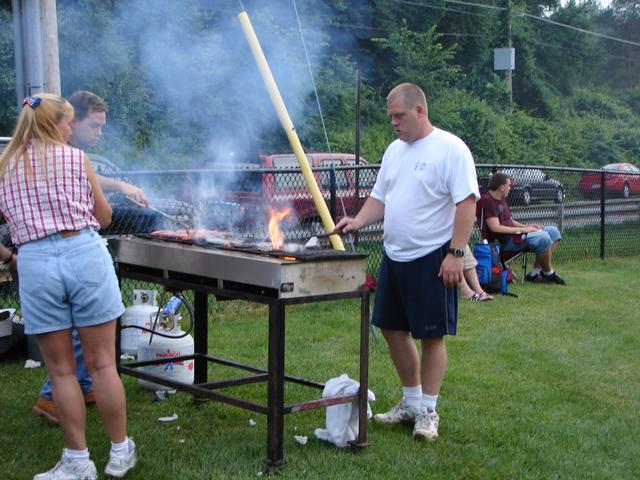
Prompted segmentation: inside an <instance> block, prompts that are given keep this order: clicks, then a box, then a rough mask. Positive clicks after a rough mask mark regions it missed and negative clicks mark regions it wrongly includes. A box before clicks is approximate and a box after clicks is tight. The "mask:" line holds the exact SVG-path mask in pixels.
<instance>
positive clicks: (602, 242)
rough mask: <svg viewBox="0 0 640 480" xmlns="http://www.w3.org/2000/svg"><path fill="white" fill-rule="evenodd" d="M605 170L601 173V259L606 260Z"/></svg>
mask: <svg viewBox="0 0 640 480" xmlns="http://www.w3.org/2000/svg"><path fill="white" fill-rule="evenodd" d="M604 179H605V173H604V170H602V171H601V172H600V258H601V259H602V260H604V215H605V212H604V198H605V191H604Z"/></svg>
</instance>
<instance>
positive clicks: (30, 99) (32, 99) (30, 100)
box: [22, 97, 40, 110]
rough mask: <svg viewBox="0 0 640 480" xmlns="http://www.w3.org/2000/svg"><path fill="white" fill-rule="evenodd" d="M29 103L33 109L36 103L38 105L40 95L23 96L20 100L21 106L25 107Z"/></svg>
mask: <svg viewBox="0 0 640 480" xmlns="http://www.w3.org/2000/svg"><path fill="white" fill-rule="evenodd" d="M27 105H29V106H30V107H31V109H32V110H35V109H36V107H37V106H38V105H40V97H25V99H24V100H22V106H23V107H25V106H27Z"/></svg>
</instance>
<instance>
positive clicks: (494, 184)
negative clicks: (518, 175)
mask: <svg viewBox="0 0 640 480" xmlns="http://www.w3.org/2000/svg"><path fill="white" fill-rule="evenodd" d="M510 180H511V177H510V176H509V175H507V174H506V173H494V174H493V175H491V178H490V179H489V185H488V188H489V190H493V191H495V190H498V189H499V188H500V187H501V186H502V185H504V184H505V183H507V182H508V181H510Z"/></svg>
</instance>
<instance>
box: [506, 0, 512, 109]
mask: <svg viewBox="0 0 640 480" xmlns="http://www.w3.org/2000/svg"><path fill="white" fill-rule="evenodd" d="M507 48H509V49H510V50H511V49H512V48H513V44H512V42H511V0H507ZM512 72H513V69H512V68H510V69H508V70H507V91H508V92H509V105H508V107H507V112H508V113H512V112H513V76H512V75H513V74H512Z"/></svg>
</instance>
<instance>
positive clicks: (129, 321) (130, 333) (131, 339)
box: [120, 290, 158, 355]
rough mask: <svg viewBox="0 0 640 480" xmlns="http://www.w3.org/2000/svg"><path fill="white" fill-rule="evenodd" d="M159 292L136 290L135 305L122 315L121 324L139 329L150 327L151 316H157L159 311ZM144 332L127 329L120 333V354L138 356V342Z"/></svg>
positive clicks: (134, 295)
mask: <svg viewBox="0 0 640 480" xmlns="http://www.w3.org/2000/svg"><path fill="white" fill-rule="evenodd" d="M157 295H158V292H156V291H155V290H134V291H133V304H132V305H131V306H130V307H127V308H126V310H125V311H124V313H123V314H122V319H121V320H120V324H121V325H122V326H123V327H124V326H126V325H135V326H138V327H147V328H151V327H150V325H151V324H150V323H149V316H150V315H151V314H153V315H154V316H155V314H156V312H157V311H158V304H157V303H156V296H157ZM142 332H143V331H142V330H140V329H137V328H126V329H124V330H121V331H120V353H128V354H129V355H137V353H138V340H139V339H140V336H141V334H142Z"/></svg>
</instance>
